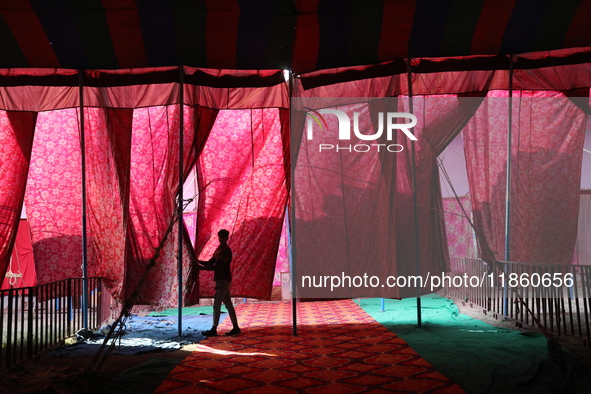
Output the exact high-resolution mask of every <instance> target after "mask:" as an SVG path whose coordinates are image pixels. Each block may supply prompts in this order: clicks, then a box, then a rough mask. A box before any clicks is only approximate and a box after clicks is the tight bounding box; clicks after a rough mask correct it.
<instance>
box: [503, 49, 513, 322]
mask: <svg viewBox="0 0 591 394" xmlns="http://www.w3.org/2000/svg"><path fill="white" fill-rule="evenodd" d="M512 134H513V54H511V55H509V113H508V116H507V176H506V188H505V266H504V268H503V271H504V273H505V275H504V276H505V278H507V277H508V275H509V273H508V269H509V264H508V262H509V260H511V250H510V245H511V244H510V242H509V241H510V239H511V138H512ZM508 313H509V288H508V286H507V281H505V286H503V315H505V316H508Z"/></svg>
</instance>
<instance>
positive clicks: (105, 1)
mask: <svg viewBox="0 0 591 394" xmlns="http://www.w3.org/2000/svg"><path fill="white" fill-rule="evenodd" d="M590 17H591V0H411V1H405V0H13V1H10V0H3V1H0V46H1V47H0V49H1V50H0V68H20V67H36V68H47V67H48V68H72V69H116V68H136V67H160V66H177V65H181V64H182V65H188V66H194V67H206V68H221V69H287V68H292V69H293V70H294V71H295V72H296V73H305V72H310V71H314V70H319V69H326V68H334V67H346V66H354V65H367V64H376V63H382V62H386V61H390V60H394V59H400V58H405V57H448V56H466V55H481V54H490V55H494V54H509V53H515V54H517V53H525V52H533V51H546V50H553V49H560V48H574V47H587V46H591V23H589V19H590Z"/></svg>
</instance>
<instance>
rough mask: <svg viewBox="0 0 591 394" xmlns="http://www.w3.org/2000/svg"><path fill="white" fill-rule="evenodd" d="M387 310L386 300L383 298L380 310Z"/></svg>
mask: <svg viewBox="0 0 591 394" xmlns="http://www.w3.org/2000/svg"><path fill="white" fill-rule="evenodd" d="M385 310H386V300H384V299H383V298H382V299H381V303H380V312H384V311H385Z"/></svg>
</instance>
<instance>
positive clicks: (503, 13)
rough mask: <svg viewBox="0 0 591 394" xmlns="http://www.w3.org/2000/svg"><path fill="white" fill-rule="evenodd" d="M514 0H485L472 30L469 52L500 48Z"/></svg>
mask: <svg viewBox="0 0 591 394" xmlns="http://www.w3.org/2000/svg"><path fill="white" fill-rule="evenodd" d="M515 2H516V0H510V1H501V2H499V1H496V0H485V1H484V4H483V5H482V11H480V18H479V19H478V24H477V25H476V29H475V30H474V37H473V38H472V49H471V51H470V53H472V54H475V55H478V54H490V53H498V52H499V51H500V50H501V44H502V42H503V35H504V33H505V29H506V27H507V24H508V23H509V19H510V18H511V13H512V12H513V7H514V6H515Z"/></svg>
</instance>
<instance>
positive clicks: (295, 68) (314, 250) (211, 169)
mask: <svg viewBox="0 0 591 394" xmlns="http://www.w3.org/2000/svg"><path fill="white" fill-rule="evenodd" d="M497 3H498V4H497ZM497 3H495V2H492V1H488V0H482V1H475V2H455V1H451V2H438V1H430V0H429V1H416V2H415V1H410V2H400V1H393V0H383V1H369V2H361V1H355V0H351V1H345V2H339V1H328V0H300V1H292V0H280V1H273V2H257V1H242V0H228V1H219V2H214V1H161V2H156V1H143V0H142V1H139V0H138V1H133V0H125V1H117V2H115V1H106V0H103V1H102V2H98V1H93V0H88V1H81V2H69V1H59V0H56V1H51V2H46V1H39V0H27V1H18V2H16V4H17V5H11V4H8V3H6V4H4V3H3V4H0V42H2V43H3V44H2V47H3V48H2V51H1V53H0V142H1V143H0V191H1V193H0V207H1V208H2V209H0V246H1V248H0V273H3V274H4V275H5V281H4V284H3V287H2V288H3V289H10V288H15V287H26V286H36V285H44V284H48V283H53V282H58V281H63V280H68V279H70V278H81V277H100V278H102V283H103V285H104V286H105V288H106V290H107V291H108V293H109V294H110V295H111V296H112V297H113V298H114V299H115V300H116V301H118V302H123V301H124V300H126V299H129V298H130V297H131V296H132V295H133V297H136V298H135V300H134V302H135V303H136V304H142V305H151V306H158V307H176V306H178V305H179V304H182V305H195V304H198V303H199V300H200V299H203V298H211V297H212V296H213V294H214V292H215V289H214V282H213V281H212V276H211V275H210V273H203V272H200V273H198V272H195V271H194V270H193V269H192V261H193V260H194V259H195V258H202V259H204V258H206V257H207V256H210V255H211V254H212V253H213V252H214V250H215V248H216V247H217V238H216V237H215V234H216V233H217V231H218V230H219V229H221V228H227V229H228V230H229V231H230V233H231V237H230V245H231V247H232V250H233V252H234V255H235V259H234V261H233V263H232V267H233V268H232V269H233V277H234V280H233V282H232V292H233V296H234V297H240V298H249V299H258V300H270V299H271V297H272V291H273V287H274V286H279V285H281V277H280V275H281V273H285V272H291V271H292V270H299V271H298V274H300V275H301V274H302V273H303V274H308V275H314V274H319V275H330V274H331V272H339V273H340V272H341V269H342V266H343V264H344V263H343V262H344V261H347V262H348V263H347V267H348V269H349V270H350V272H351V275H354V274H360V273H362V272H367V273H368V274H369V275H371V276H376V277H379V278H385V277H387V276H389V275H397V276H408V275H412V274H415V273H416V274H420V275H422V276H426V275H428V274H430V273H443V272H451V271H458V270H461V269H462V268H461V267H460V265H458V264H460V263H458V261H459V260H458V259H461V258H471V259H479V258H480V259H482V260H484V261H486V262H488V263H490V264H493V263H497V262H500V261H513V262H519V263H525V264H539V263H543V264H553V265H556V266H560V267H562V268H561V269H566V270H570V269H571V267H575V266H576V267H582V266H586V265H591V226H590V223H591V217H590V215H591V199H590V197H591V194H590V193H589V189H591V124H589V121H588V116H589V115H590V114H591V107H590V101H589V93H590V88H591V25H589V23H588V21H587V19H588V18H587V15H589V12H591V2H589V1H578V2H566V4H565V3H564V2H561V3H559V2H553V1H549V2H544V5H541V4H536V5H534V4H533V3H532V2H527V1H520V0H519V1H501V2H497ZM332 98H338V106H339V108H340V110H342V111H343V112H347V113H351V114H352V113H353V112H358V113H363V114H367V115H368V116H367V117H366V118H364V119H365V120H364V121H363V122H366V123H364V124H365V125H366V126H368V127H372V130H373V126H374V125H375V124H376V122H375V120H376V118H375V115H376V114H377V113H380V114H381V113H383V112H388V111H391V112H396V113H412V114H414V115H415V116H416V119H417V120H418V121H417V124H416V126H415V127H414V128H413V132H414V135H415V136H416V141H414V140H411V139H409V138H407V137H408V135H405V134H404V133H403V131H402V130H401V129H399V130H398V131H397V132H394V134H393V135H390V134H388V140H387V141H386V140H385V138H386V135H385V133H384V135H383V136H382V137H383V138H382V137H380V138H382V140H380V142H383V143H384V144H388V143H390V142H394V143H395V144H396V145H397V146H398V147H400V151H398V152H396V153H392V152H390V151H388V150H381V151H380V150H378V149H371V150H370V149H369V148H368V151H364V152H363V153H361V154H356V153H359V152H357V151H352V150H351V149H349V150H348V151H347V150H346V149H345V150H342V151H341V152H339V151H338V150H336V151H331V152H322V151H321V152H320V153H322V154H318V153H319V152H318V148H317V147H315V146H312V145H311V144H310V143H309V142H310V141H309V139H306V138H305V125H306V124H307V123H306V122H307V119H308V118H307V114H308V113H310V111H321V110H322V109H324V108H328V107H331V104H330V103H331V99H332ZM326 118H327V120H328V123H325V126H327V127H328V130H334V127H335V124H336V123H335V122H336V118H334V119H333V118H330V117H328V116H327V117H326ZM331 122H332V123H331ZM315 131H316V132H317V134H316V135H319V134H318V129H317V130H315ZM337 137H338V136H337V135H336V134H334V135H328V133H326V134H323V135H322V138H323V140H322V142H323V143H325V144H332V145H331V146H334V145H335V144H338V143H340V142H342V141H339V140H337ZM357 138H358V139H357V140H356V141H352V142H357V143H364V141H362V139H363V138H359V136H357ZM327 146H328V145H327ZM357 146H360V145H357ZM364 146H369V145H364ZM384 146H385V145H384ZM508 150H509V154H508V153H507V152H508ZM509 163H510V165H509ZM448 178H449V179H450V182H451V183H449V182H448V180H447V179H448ZM507 201H510V205H508V204H507ZM180 213H182V218H183V220H181V221H178V220H177V217H178V216H179V214H180ZM25 219H26V220H25ZM19 223H20V226H19ZM353 234H356V235H357V236H354V235H353ZM508 234H509V235H508ZM155 251H158V253H157V254H155ZM152 260H153V261H154V262H155V264H154V266H153V267H150V268H151V269H150V270H149V273H148V274H147V277H146V278H143V275H144V273H145V272H146V267H147V266H148V265H149V263H150V261H152ZM409 262H412V263H409ZM295 263H297V265H294V264H295ZM33 264H34V267H33V266H32V265H33ZM25 267H27V268H25ZM298 267H299V268H298ZM561 272H562V271H561ZM565 272H566V271H565ZM581 272H582V271H581ZM140 281H142V283H143V285H142V287H141V288H140V289H139V290H138V291H139V293H137V294H134V292H135V291H136V290H137V288H136V286H137V284H138V282H140ZM439 289H441V287H440V286H436V289H435V290H439ZM428 290H432V289H424V290H423V289H418V293H419V296H420V295H426V294H429V293H431V291H428ZM302 294H303V293H302ZM416 295H417V289H414V288H413V289H410V288H408V289H405V288H400V287H395V288H388V289H381V288H375V289H367V288H356V289H347V290H346V291H344V292H343V293H339V294H336V295H335V294H331V295H330V296H326V293H323V294H321V295H318V294H315V293H313V292H312V293H310V295H309V297H310V298H350V299H352V298H364V297H377V298H386V299H399V298H405V297H415V296H416ZM304 298H306V297H304ZM460 298H461V297H460ZM590 306H591V304H590ZM587 330H589V326H588V323H587ZM586 335H588V331H587V334H586Z"/></svg>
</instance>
